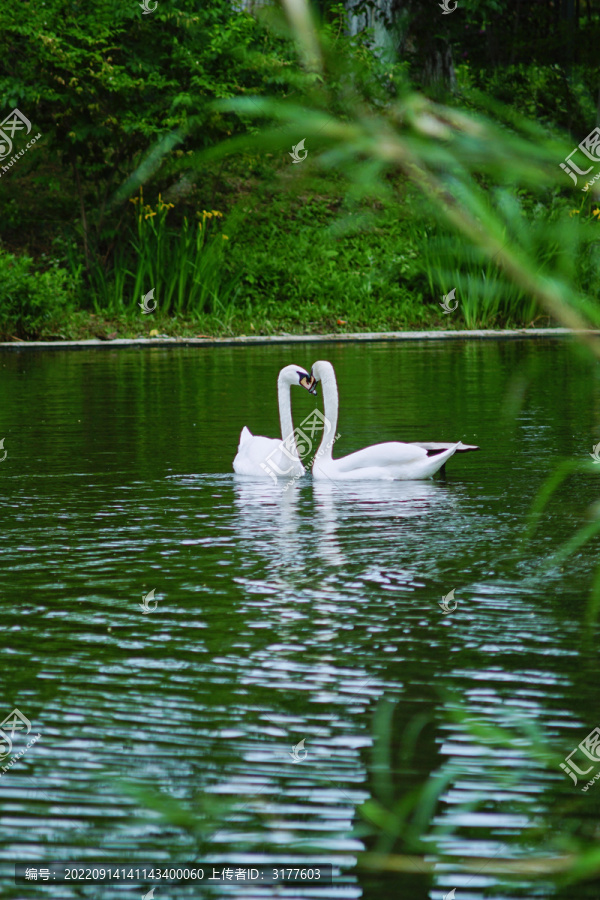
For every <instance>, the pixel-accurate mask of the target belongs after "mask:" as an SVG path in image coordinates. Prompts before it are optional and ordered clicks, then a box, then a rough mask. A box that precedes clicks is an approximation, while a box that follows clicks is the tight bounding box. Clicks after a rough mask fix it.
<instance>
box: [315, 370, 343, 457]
mask: <svg viewBox="0 0 600 900" xmlns="http://www.w3.org/2000/svg"><path fill="white" fill-rule="evenodd" d="M321 387H322V389H323V407H324V410H325V422H324V423H323V438H322V440H321V444H320V446H319V449H318V450H317V456H318V458H319V459H325V460H329V459H331V458H332V455H331V454H332V447H333V441H334V438H335V433H336V430H337V423H338V408H339V400H338V388H337V382H336V380H335V373H334V371H333V369H329V368H328V369H326V370H325V371H324V372H323V374H322V377H321Z"/></svg>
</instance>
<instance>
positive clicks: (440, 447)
mask: <svg viewBox="0 0 600 900" xmlns="http://www.w3.org/2000/svg"><path fill="white" fill-rule="evenodd" d="M411 444H414V446H415V447H422V448H423V450H427V456H436V455H437V454H438V453H443V452H444V450H449V449H450V447H455V448H456V452H457V453H465V452H466V451H467V450H480V449H481V448H480V447H477V446H476V445H475V444H463V443H462V441H459V442H458V444H445V443H441V442H440V441H411Z"/></svg>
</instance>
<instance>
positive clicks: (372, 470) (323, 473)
mask: <svg viewBox="0 0 600 900" xmlns="http://www.w3.org/2000/svg"><path fill="white" fill-rule="evenodd" d="M312 376H313V378H314V379H315V381H320V382H321V384H322V385H323V404H324V407H325V421H324V423H323V439H322V441H321V445H320V447H319V449H318V450H317V453H316V456H315V461H314V463H313V469H312V473H313V478H318V479H325V478H329V479H331V480H332V481H359V480H365V479H369V480H377V481H380V480H383V481H392V480H394V479H398V480H403V481H410V480H413V479H421V478H429V477H430V476H431V475H433V474H434V472H437V471H438V469H441V468H442V466H443V465H444V463H445V462H446V460H448V459H450V457H451V456H452V455H453V454H454V453H456V451H457V450H479V447H475V446H471V445H467V444H462V443H461V442H460V441H458V443H456V444H443V443H419V442H415V443H410V444H403V443H400V442H398V441H388V442H387V443H385V444H373V446H371V447H365V448H364V450H357V451H356V453H350V454H348V456H343V457H342V458H341V459H333V458H332V454H331V448H332V446H333V442H334V435H335V433H336V428H337V421H338V389H337V382H336V380H335V372H334V371H333V366H332V365H331V363H329V362H325V361H323V360H320V361H319V362H316V363H315V364H314V366H313V367H312Z"/></svg>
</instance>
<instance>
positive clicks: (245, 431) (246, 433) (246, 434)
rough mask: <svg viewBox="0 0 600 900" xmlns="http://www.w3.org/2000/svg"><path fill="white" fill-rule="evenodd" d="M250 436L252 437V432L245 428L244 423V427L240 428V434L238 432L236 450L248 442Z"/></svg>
mask: <svg viewBox="0 0 600 900" xmlns="http://www.w3.org/2000/svg"><path fill="white" fill-rule="evenodd" d="M251 437H252V432H251V431H250V429H249V428H246V426H245V425H244V427H243V428H242V431H241V434H240V443H239V445H238V451H239V450H241V449H242V447H243V446H244V444H247V443H248V441H249V440H250V438H251Z"/></svg>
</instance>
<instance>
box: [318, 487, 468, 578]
mask: <svg viewBox="0 0 600 900" xmlns="http://www.w3.org/2000/svg"><path fill="white" fill-rule="evenodd" d="M312 487H313V496H314V512H313V525H314V526H315V529H316V530H317V531H318V534H317V535H316V542H315V543H316V545H317V546H318V550H319V553H320V555H321V557H322V558H323V560H324V561H325V562H326V563H328V564H329V565H336V566H342V565H348V563H349V559H348V551H350V552H351V553H350V555H351V556H352V557H353V559H352V562H353V563H354V564H356V562H357V558H356V557H357V556H358V557H360V558H364V557H365V556H370V557H371V558H372V554H373V552H374V551H375V552H376V553H377V555H378V556H383V557H386V556H387V555H388V554H387V552H386V551H387V550H388V549H389V548H395V547H397V544H398V533H399V530H400V529H402V528H403V525H404V523H403V520H405V519H413V518H422V517H423V516H430V515H432V514H433V513H435V514H436V515H440V514H442V513H446V514H447V509H448V507H449V506H450V507H451V506H453V505H454V503H455V498H454V496H453V495H452V494H451V493H449V492H448V491H447V490H446V488H445V487H444V486H440V485H438V484H436V483H435V482H432V481H362V482H358V481H355V482H353V483H352V484H348V483H343V482H332V481H314V482H313V485H312ZM342 535H343V538H344V541H343V543H344V549H345V551H346V552H342V550H341V548H340V546H339V538H340V537H341V536H342ZM352 551H354V552H352Z"/></svg>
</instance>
